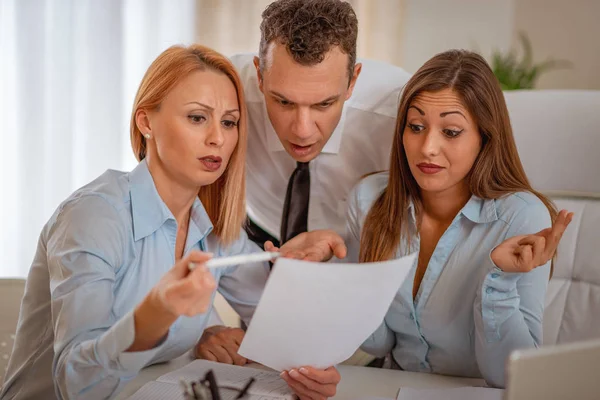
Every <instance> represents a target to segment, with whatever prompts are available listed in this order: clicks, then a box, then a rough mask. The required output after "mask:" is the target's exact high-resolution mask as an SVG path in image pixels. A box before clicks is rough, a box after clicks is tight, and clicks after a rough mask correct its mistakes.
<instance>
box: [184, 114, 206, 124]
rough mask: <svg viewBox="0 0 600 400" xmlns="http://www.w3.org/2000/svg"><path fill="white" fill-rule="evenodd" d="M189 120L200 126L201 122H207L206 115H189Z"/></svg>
mask: <svg viewBox="0 0 600 400" xmlns="http://www.w3.org/2000/svg"><path fill="white" fill-rule="evenodd" d="M188 118H189V119H190V121H192V122H193V123H195V124H199V123H201V122H204V121H206V118H205V117H204V115H188Z"/></svg>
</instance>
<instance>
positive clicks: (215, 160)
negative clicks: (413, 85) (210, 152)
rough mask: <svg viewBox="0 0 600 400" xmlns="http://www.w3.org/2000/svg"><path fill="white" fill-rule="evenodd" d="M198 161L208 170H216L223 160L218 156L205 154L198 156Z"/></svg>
mask: <svg viewBox="0 0 600 400" xmlns="http://www.w3.org/2000/svg"><path fill="white" fill-rule="evenodd" d="M198 161H200V163H201V164H202V165H203V166H204V168H205V169H207V170H208V171H210V172H214V171H218V170H219V168H221V164H222V163H223V160H222V159H221V157H219V156H206V157H202V158H199V159H198Z"/></svg>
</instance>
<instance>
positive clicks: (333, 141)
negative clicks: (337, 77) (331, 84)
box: [263, 102, 346, 154]
mask: <svg viewBox="0 0 600 400" xmlns="http://www.w3.org/2000/svg"><path fill="white" fill-rule="evenodd" d="M263 109H264V110H263V111H264V114H263V115H264V116H265V132H266V133H267V146H268V148H269V151H272V152H275V151H285V148H284V147H283V145H282V144H281V141H280V140H279V137H278V136H277V133H276V132H275V128H273V125H272V124H271V119H270V118H269V114H268V113H267V106H266V104H265V103H264V102H263ZM345 121H346V105H344V108H343V109H342V116H341V117H340V121H339V122H338V124H337V126H336V127H335V129H334V131H333V133H332V134H331V137H330V138H329V140H328V141H327V143H325V146H324V147H323V150H322V151H321V153H328V154H338V153H339V151H340V145H341V144H342V134H343V131H344V123H345Z"/></svg>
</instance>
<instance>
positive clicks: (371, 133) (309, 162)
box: [196, 0, 410, 399]
mask: <svg viewBox="0 0 600 400" xmlns="http://www.w3.org/2000/svg"><path fill="white" fill-rule="evenodd" d="M262 17H263V21H262V23H261V41H260V47H259V55H258V56H254V55H253V54H243V55H236V56H234V57H232V61H233V63H234V65H235V66H236V67H237V69H238V71H239V73H240V76H241V78H242V82H243V84H244V89H245V94H246V104H247V107H248V152H247V185H246V187H247V209H248V216H249V221H248V222H249V224H248V228H247V232H248V235H249V237H250V238H251V239H252V240H254V241H255V242H256V243H258V244H259V245H260V246H261V247H262V246H263V245H264V243H265V241H267V240H270V241H272V242H273V243H274V244H275V245H276V246H279V244H281V243H282V242H285V241H287V240H289V239H290V238H292V237H294V236H295V235H297V234H298V233H301V232H303V231H306V230H315V229H333V230H335V231H336V232H337V233H338V234H339V235H340V236H342V238H344V239H346V230H345V226H346V221H345V213H346V197H347V195H348V193H349V192H350V190H351V189H352V187H353V186H354V185H355V184H356V183H357V182H358V181H359V180H360V178H361V177H363V176H364V175H367V174H370V173H373V172H376V171H381V170H386V169H388V161H389V157H390V154H389V153H390V149H391V147H392V138H393V136H394V129H395V124H396V114H397V109H398V101H399V98H400V91H401V89H402V87H403V86H404V84H405V83H406V82H407V81H408V79H409V77H410V76H409V74H408V73H406V72H405V71H404V70H402V69H401V68H398V67H394V66H391V65H389V64H385V63H382V62H376V61H368V60H362V61H361V62H359V63H357V62H356V39H357V33H358V22H357V19H356V15H355V13H354V10H353V9H352V7H351V6H350V4H348V3H347V2H343V1H340V0H278V1H275V2H273V3H272V4H270V5H269V6H268V7H267V8H266V9H265V11H264V12H263V14H262ZM359 76H360V79H359ZM242 337H243V332H242V331H240V330H236V329H227V328H222V327H215V328H209V329H208V330H207V331H206V333H205V334H204V335H203V337H202V338H201V340H200V342H199V344H198V346H197V348H196V355H197V356H198V357H201V358H207V359H211V360H215V361H221V362H228V363H237V364H243V363H245V360H244V359H243V358H242V357H240V356H239V355H238V354H237V349H238V347H239V343H240V342H241V338H242ZM300 372H301V371H300ZM300 372H298V371H294V374H293V375H292V376H291V377H290V376H287V379H291V381H288V383H289V382H292V383H290V385H294V384H297V385H301V387H300V389H301V391H302V390H305V391H307V393H312V395H306V396H305V398H307V399H308V398H313V397H314V398H318V397H329V396H332V394H331V390H332V388H333V390H335V384H337V382H338V381H339V374H337V371H336V370H335V368H333V369H331V368H330V369H328V370H325V371H316V370H312V369H310V370H309V374H311V375H310V376H305V375H297V376H294V375H296V374H299V373H300ZM287 379H286V380H287ZM336 379H337V380H336ZM297 392H298V391H297Z"/></svg>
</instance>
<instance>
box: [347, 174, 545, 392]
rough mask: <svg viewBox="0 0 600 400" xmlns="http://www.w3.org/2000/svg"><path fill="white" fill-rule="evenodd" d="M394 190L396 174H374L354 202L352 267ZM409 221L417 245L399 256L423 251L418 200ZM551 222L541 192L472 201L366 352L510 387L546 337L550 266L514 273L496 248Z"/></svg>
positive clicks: (419, 368)
mask: <svg viewBox="0 0 600 400" xmlns="http://www.w3.org/2000/svg"><path fill="white" fill-rule="evenodd" d="M387 184H388V174H387V173H380V174H376V175H371V176H369V177H367V178H365V179H364V180H363V181H361V183H359V184H358V185H357V187H356V188H355V189H354V191H353V193H352V194H351V196H350V201H349V211H348V213H349V215H348V229H349V236H350V242H349V243H348V247H349V248H348V251H349V253H348V254H349V256H348V257H349V259H350V261H353V262H357V261H358V253H359V241H360V235H361V229H362V225H363V222H364V219H365V217H366V215H367V213H368V211H369V209H370V207H371V205H372V204H373V202H374V201H375V200H376V198H377V197H378V196H379V195H380V194H381V192H382V191H383V190H384V188H385V187H386V186H387ZM409 215H410V218H409V219H410V220H409V221H408V223H409V232H410V235H411V238H412V242H411V243H412V244H411V245H412V248H410V249H409V248H407V247H408V246H407V245H406V243H403V244H401V245H400V247H399V249H398V252H397V255H398V256H401V255H406V254H409V253H412V252H415V251H418V250H419V235H418V233H417V230H416V224H415V215H414V208H413V207H412V204H411V205H410V207H409ZM549 226H551V221H550V214H549V212H548V209H547V208H546V206H545V205H544V204H543V203H542V202H541V201H540V200H539V199H538V198H537V197H536V196H534V195H533V194H529V193H514V194H511V195H509V196H506V197H503V198H501V199H496V200H483V199H481V198H478V197H476V196H472V197H471V199H470V200H469V201H468V203H467V204H466V205H465V206H464V207H463V209H462V210H461V211H460V212H459V213H458V214H457V215H456V217H455V218H454V220H453V222H452V223H451V225H450V226H449V227H448V229H447V230H446V232H445V233H444V234H443V236H442V237H441V239H440V240H439V242H438V244H437V246H436V248H435V250H434V252H433V254H432V256H431V259H430V261H429V265H428V266H427V270H426V272H425V276H424V277H423V280H422V282H421V286H420V288H419V290H418V293H417V296H416V297H415V299H414V300H413V282H414V277H415V271H416V267H417V265H416V264H417V262H416V261H415V265H413V267H412V269H411V271H410V274H409V276H408V278H407V279H406V281H405V282H404V283H403V284H402V286H401V288H400V290H399V291H398V293H397V295H396V297H395V299H394V301H393V302H392V305H391V306H390V309H389V310H388V313H387V315H386V317H385V320H384V321H383V323H382V325H381V326H380V327H379V329H378V330H377V331H376V332H374V333H373V335H372V336H371V337H370V338H369V339H368V340H367V341H366V342H365V343H364V344H363V346H362V348H363V350H365V351H367V352H369V353H371V354H374V355H377V356H384V355H386V354H388V353H389V352H391V354H392V355H393V357H394V359H395V360H396V362H397V363H398V364H399V365H400V367H401V368H403V369H405V370H410V371H421V372H433V373H438V374H447V375H456V376H465V377H483V378H485V380H486V381H487V382H488V383H489V384H491V385H494V386H500V387H501V386H504V364H505V361H506V359H507V357H508V356H509V354H510V352H511V351H513V350H515V349H519V348H531V347H537V346H538V345H540V343H541V341H542V315H543V311H544V297H545V293H546V287H547V285H548V279H549V274H550V263H548V264H546V265H543V266H541V267H538V268H536V269H534V270H533V271H531V272H529V273H506V272H503V271H502V270H500V269H499V268H497V267H496V266H495V265H494V263H493V262H492V260H491V258H490V252H491V251H492V250H493V249H494V248H495V247H496V246H498V245H499V244H500V243H502V242H503V241H504V240H505V239H507V238H510V237H512V236H517V235H523V234H531V233H536V232H538V231H540V230H542V229H544V228H547V227H549Z"/></svg>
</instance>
